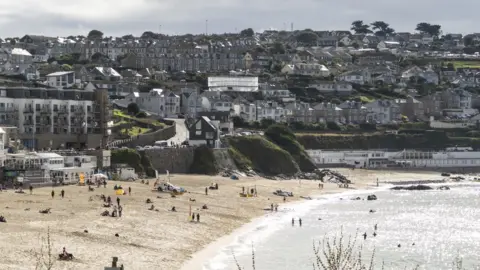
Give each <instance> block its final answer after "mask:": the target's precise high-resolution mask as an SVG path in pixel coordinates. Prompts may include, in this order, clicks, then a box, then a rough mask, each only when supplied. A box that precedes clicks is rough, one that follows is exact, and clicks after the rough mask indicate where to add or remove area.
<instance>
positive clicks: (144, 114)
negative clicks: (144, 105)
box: [135, 112, 147, 118]
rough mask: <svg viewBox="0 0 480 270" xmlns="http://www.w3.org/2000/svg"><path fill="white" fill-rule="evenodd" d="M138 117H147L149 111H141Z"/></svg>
mask: <svg viewBox="0 0 480 270" xmlns="http://www.w3.org/2000/svg"><path fill="white" fill-rule="evenodd" d="M135 117H137V118H147V113H146V112H139V113H137V114H136V115H135Z"/></svg>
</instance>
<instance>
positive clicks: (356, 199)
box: [352, 197, 362, 201]
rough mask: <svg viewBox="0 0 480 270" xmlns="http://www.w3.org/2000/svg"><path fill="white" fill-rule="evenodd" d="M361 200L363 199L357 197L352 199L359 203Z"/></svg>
mask: <svg viewBox="0 0 480 270" xmlns="http://www.w3.org/2000/svg"><path fill="white" fill-rule="evenodd" d="M361 199H362V198H360V197H356V198H352V201H359V200H361Z"/></svg>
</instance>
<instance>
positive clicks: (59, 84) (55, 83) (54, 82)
mask: <svg viewBox="0 0 480 270" xmlns="http://www.w3.org/2000/svg"><path fill="white" fill-rule="evenodd" d="M46 77H47V82H46V84H47V85H48V86H50V87H55V88H57V89H64V88H69V87H72V86H73V85H74V84H75V83H76V80H75V72H74V71H59V72H54V73H50V74H48V75H47V76H46Z"/></svg>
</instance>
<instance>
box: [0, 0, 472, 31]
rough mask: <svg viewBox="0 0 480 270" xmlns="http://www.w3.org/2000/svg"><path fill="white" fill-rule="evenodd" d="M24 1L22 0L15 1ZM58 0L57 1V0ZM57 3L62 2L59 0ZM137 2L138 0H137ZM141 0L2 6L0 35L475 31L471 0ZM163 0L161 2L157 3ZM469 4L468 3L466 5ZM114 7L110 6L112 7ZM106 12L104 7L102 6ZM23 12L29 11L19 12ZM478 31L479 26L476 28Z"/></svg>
mask: <svg viewBox="0 0 480 270" xmlns="http://www.w3.org/2000/svg"><path fill="white" fill-rule="evenodd" d="M16 1H20V2H21V1H23V0H16ZM59 2H60V1H59ZM61 2H62V3H64V2H66V1H65V0H64V1H61ZM139 2H141V1H139ZM178 2H179V1H177V2H173V1H171V0H168V1H167V0H163V1H159V0H157V1H154V0H146V1H143V3H147V4H149V8H148V9H141V12H131V13H130V14H123V15H122V16H121V18H119V19H102V18H96V19H88V20H87V19H86V18H82V17H81V16H80V15H78V16H76V18H71V17H69V16H64V15H63V14H58V13H55V11H53V10H52V11H51V12H47V13H40V12H39V11H36V10H31V11H30V12H29V13H24V12H17V13H16V11H15V10H3V11H2V14H5V15H6V16H2V19H0V36H1V37H6V36H22V35H24V34H26V33H34V34H45V35H52V36H57V35H69V34H83V35H85V34H87V33H88V31H89V30H91V29H99V30H101V31H103V32H104V33H105V34H106V35H109V36H110V35H113V36H117V35H124V34H134V35H140V34H141V33H143V32H144V31H147V30H149V31H158V28H159V25H162V32H166V33H168V34H174V33H187V32H192V33H203V32H204V31H205V20H206V19H208V21H209V32H218V33H223V32H232V31H234V30H235V28H237V30H238V31H239V30H241V29H244V28H248V27H252V28H254V29H257V30H258V29H266V28H270V27H274V28H277V29H282V28H284V25H287V26H288V28H289V26H290V23H291V22H294V27H295V29H305V28H312V29H318V30H333V29H341V30H348V29H349V28H350V23H351V22H352V21H354V20H358V19H360V20H364V21H365V22H372V21H376V20H383V21H386V22H388V23H390V25H391V26H392V27H393V28H395V29H396V30H397V31H413V30H414V28H415V26H416V24H417V23H419V22H423V21H426V22H431V23H438V24H440V25H442V28H443V31H444V32H445V33H448V32H463V33H466V32H475V31H476V25H477V19H476V18H477V16H476V14H474V13H475V10H477V9H478V8H479V7H480V2H477V1H471V0H457V1H446V0H445V1H444V0H436V1H434V0H415V1H413V0H403V1H399V0H398V1H385V0H384V1H381V0H364V1H358V0H335V1H334V0H323V1H320V0H317V1H314V0H297V1H291V0H276V1H274V0H256V1H254V0H242V1H240V0H230V1H228V0H217V1H214V0H211V2H210V0H209V1H208V2H207V3H209V4H202V3H205V2H206V1H190V0H184V1H182V2H181V3H178ZM162 3H165V4H164V5H163V6H162ZM465 7H468V8H465ZM114 8H115V7H114V6H112V9H114ZM106 12H108V11H106ZM24 14H28V15H24ZM479 32H480V31H479Z"/></svg>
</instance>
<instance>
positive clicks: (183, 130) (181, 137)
mask: <svg viewBox="0 0 480 270" xmlns="http://www.w3.org/2000/svg"><path fill="white" fill-rule="evenodd" d="M166 119H167V120H171V121H175V123H176V127H175V130H176V132H177V134H175V136H173V137H172V138H170V139H168V143H169V144H170V142H173V143H175V144H181V143H182V142H184V141H185V140H187V139H188V130H187V127H186V126H185V119H178V118H166Z"/></svg>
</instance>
